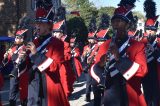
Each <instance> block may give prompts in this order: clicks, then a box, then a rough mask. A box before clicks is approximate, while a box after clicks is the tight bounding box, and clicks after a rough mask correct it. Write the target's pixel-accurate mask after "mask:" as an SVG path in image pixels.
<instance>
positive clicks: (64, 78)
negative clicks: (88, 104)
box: [60, 41, 76, 97]
mask: <svg viewBox="0 0 160 106" xmlns="http://www.w3.org/2000/svg"><path fill="white" fill-rule="evenodd" d="M63 43H64V60H65V61H64V62H63V64H62V66H61V67H60V77H61V83H62V86H63V89H64V91H65V94H66V96H67V97H68V96H70V95H71V93H72V92H73V83H74V81H75V80H76V76H75V73H74V72H73V70H72V66H71V62H70V60H71V48H70V46H69V43H67V42H65V41H63Z"/></svg>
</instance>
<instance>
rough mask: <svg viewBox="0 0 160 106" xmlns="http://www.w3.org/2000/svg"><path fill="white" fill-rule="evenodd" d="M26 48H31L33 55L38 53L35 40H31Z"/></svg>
mask: <svg viewBox="0 0 160 106" xmlns="http://www.w3.org/2000/svg"><path fill="white" fill-rule="evenodd" d="M26 49H27V50H30V51H31V53H32V54H33V55H34V54H36V53H37V49H36V46H35V44H34V43H33V42H29V43H28V44H27V46H26Z"/></svg>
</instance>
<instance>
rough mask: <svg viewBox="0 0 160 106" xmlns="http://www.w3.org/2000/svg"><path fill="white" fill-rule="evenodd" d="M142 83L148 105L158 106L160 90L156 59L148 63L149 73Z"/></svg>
mask: <svg viewBox="0 0 160 106" xmlns="http://www.w3.org/2000/svg"><path fill="white" fill-rule="evenodd" d="M142 85H143V91H144V95H145V99H146V102H147V106H158V102H159V101H160V90H159V87H158V76H157V68H156V62H155V61H152V62H150V63H149V64H148V73H147V75H146V76H145V77H144V78H143V81H142Z"/></svg>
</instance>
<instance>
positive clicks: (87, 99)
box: [85, 93, 91, 102]
mask: <svg viewBox="0 0 160 106" xmlns="http://www.w3.org/2000/svg"><path fill="white" fill-rule="evenodd" d="M85 101H86V102H90V101H91V96H90V93H88V94H86V99H85Z"/></svg>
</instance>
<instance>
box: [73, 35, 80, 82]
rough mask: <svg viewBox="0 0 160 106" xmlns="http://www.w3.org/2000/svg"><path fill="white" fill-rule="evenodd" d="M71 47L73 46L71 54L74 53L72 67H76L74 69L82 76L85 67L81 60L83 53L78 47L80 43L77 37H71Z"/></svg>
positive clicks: (78, 75)
mask: <svg viewBox="0 0 160 106" xmlns="http://www.w3.org/2000/svg"><path fill="white" fill-rule="evenodd" d="M70 47H71V54H72V61H71V62H72V67H73V68H74V69H73V70H74V72H75V74H76V76H77V78H78V77H80V76H81V74H82V72H83V68H82V64H81V61H80V56H81V53H80V50H79V48H78V45H77V44H76V38H71V39H70ZM77 80H78V79H77Z"/></svg>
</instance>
